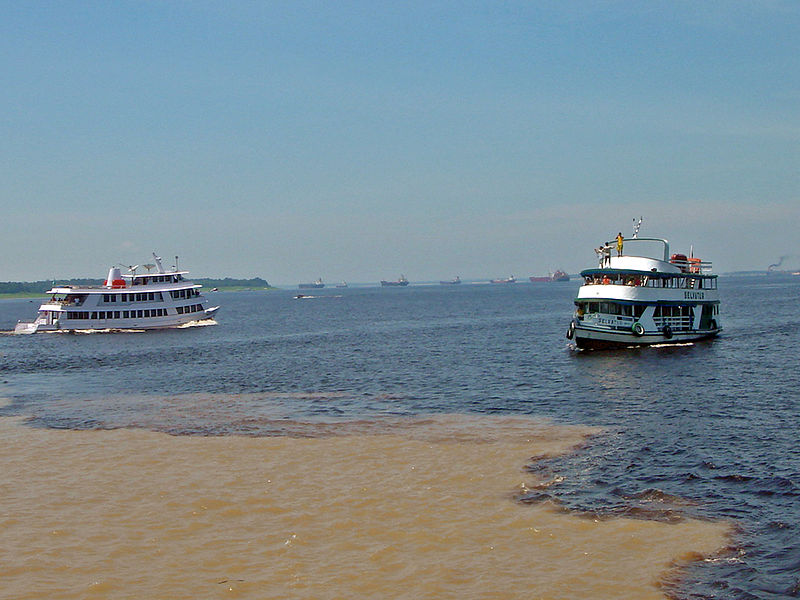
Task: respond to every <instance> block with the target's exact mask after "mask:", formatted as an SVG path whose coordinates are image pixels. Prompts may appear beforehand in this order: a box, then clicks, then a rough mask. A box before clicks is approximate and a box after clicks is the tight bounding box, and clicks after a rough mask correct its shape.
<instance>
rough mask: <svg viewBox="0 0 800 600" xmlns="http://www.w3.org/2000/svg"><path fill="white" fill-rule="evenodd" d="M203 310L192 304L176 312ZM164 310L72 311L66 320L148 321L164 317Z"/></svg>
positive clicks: (165, 312) (187, 312) (179, 307)
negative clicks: (152, 318)
mask: <svg viewBox="0 0 800 600" xmlns="http://www.w3.org/2000/svg"><path fill="white" fill-rule="evenodd" d="M201 310H203V307H202V305H200V304H192V305H190V306H178V307H177V311H178V314H179V315H184V314H190V313H194V312H200V311H201ZM166 316H167V309H166V308H150V309H144V310H98V311H91V312H89V311H79V310H73V311H68V312H67V319H68V320H70V319H73V320H85V319H149V318H151V317H166Z"/></svg>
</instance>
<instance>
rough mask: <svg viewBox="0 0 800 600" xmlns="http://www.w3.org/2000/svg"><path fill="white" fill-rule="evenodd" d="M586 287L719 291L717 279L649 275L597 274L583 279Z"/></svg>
mask: <svg viewBox="0 0 800 600" xmlns="http://www.w3.org/2000/svg"><path fill="white" fill-rule="evenodd" d="M583 280H584V282H585V284H586V285H610V284H615V285H630V286H641V287H651V288H676V289H690V290H715V289H717V279H716V277H711V278H709V277H649V276H647V275H645V276H641V275H621V274H616V273H597V274H594V275H586V276H584V278H583Z"/></svg>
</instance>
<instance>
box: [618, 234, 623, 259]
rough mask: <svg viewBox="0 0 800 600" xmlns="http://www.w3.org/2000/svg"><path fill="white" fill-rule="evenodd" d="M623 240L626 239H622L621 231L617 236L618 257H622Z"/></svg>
mask: <svg viewBox="0 0 800 600" xmlns="http://www.w3.org/2000/svg"><path fill="white" fill-rule="evenodd" d="M623 239H624V238H623V237H622V232H621V231H620V232H619V233H618V234H617V256H622V240H623Z"/></svg>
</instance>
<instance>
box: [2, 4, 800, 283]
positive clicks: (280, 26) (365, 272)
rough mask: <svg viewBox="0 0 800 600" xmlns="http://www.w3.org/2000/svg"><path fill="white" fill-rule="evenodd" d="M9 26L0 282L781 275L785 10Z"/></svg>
mask: <svg viewBox="0 0 800 600" xmlns="http://www.w3.org/2000/svg"><path fill="white" fill-rule="evenodd" d="M0 7H1V8H2V15H3V18H2V19H1V20H0V77H1V78H2V79H0V83H1V84H2V90H3V92H2V94H0V110H2V114H3V118H2V119H0V139H2V143H0V159H1V160H0V177H1V178H2V179H1V181H2V185H0V198H2V201H1V202H0V204H2V216H1V218H0V235H1V236H2V240H3V243H2V254H1V255H0V281H8V280H31V279H46V278H51V277H56V278H67V277H73V276H97V277H102V276H104V275H105V273H106V272H107V269H108V266H109V265H111V264H114V263H124V264H130V263H142V262H146V260H147V258H148V257H149V256H150V252H151V251H152V250H156V251H157V252H158V253H160V254H161V255H162V256H165V257H171V256H174V255H176V254H178V255H180V256H181V264H182V266H184V267H186V268H188V269H190V270H191V271H192V272H193V274H194V275H196V276H226V275H229V276H234V277H252V276H261V277H264V278H266V279H268V280H269V281H270V282H273V283H277V284H294V283H296V282H298V281H310V280H312V279H315V278H317V277H323V278H324V279H325V280H327V281H330V282H334V281H338V280H341V279H346V280H349V281H377V280H379V279H382V278H395V277H397V276H398V275H399V274H400V273H405V274H406V275H407V276H408V277H409V279H411V280H412V281H415V280H417V281H420V280H438V279H443V278H447V279H449V278H451V277H453V276H455V275H456V274H458V275H460V276H461V277H462V278H483V277H485V278H490V277H500V276H507V275H510V274H514V275H516V276H517V277H526V276H528V275H534V274H544V273H546V272H548V271H550V270H554V269H556V268H563V269H566V270H568V271H570V272H576V271H578V270H580V269H581V268H584V267H586V266H590V265H591V264H592V263H593V261H594V254H593V252H592V248H593V247H594V246H596V245H597V244H598V243H600V242H601V241H603V240H605V239H610V238H611V237H613V236H614V235H615V234H616V233H617V231H619V230H622V231H623V232H624V233H626V234H627V233H629V232H630V230H631V224H632V221H633V218H634V217H639V216H644V225H643V228H642V234H643V235H644V234H648V235H653V236H663V237H667V238H669V239H670V241H671V242H672V246H673V249H675V250H688V248H689V245H690V244H691V245H693V246H694V249H695V253H696V254H697V255H699V256H701V257H702V258H703V259H706V260H711V261H713V262H714V264H715V267H716V270H717V271H729V270H737V269H759V268H766V266H767V265H769V264H771V263H774V262H776V261H777V259H778V257H780V256H783V255H790V256H792V258H791V259H789V260H788V261H787V264H789V265H790V266H792V265H794V266H795V267H800V242H798V239H800V238H799V236H798V235H797V227H798V224H800V3H797V2H794V1H785V2H784V1H779V0H775V1H766V0H765V1H763V2H757V1H750V2H739V1H736V0H731V1H728V2H715V1H708V2H680V1H674V2H658V1H648V2H615V1H586V2H565V3H560V2H432V1H427V2H404V3H389V2H385V3H384V2H330V3H322V2H298V1H285V2H236V3H224V2H202V1H192V2H189V1H186V2H178V1H174V2H145V1H141V2H124V1H122V2H113V3H108V2H97V3H94V2H71V3H66V2H6V1H4V2H0Z"/></svg>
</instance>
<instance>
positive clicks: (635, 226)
mask: <svg viewBox="0 0 800 600" xmlns="http://www.w3.org/2000/svg"><path fill="white" fill-rule="evenodd" d="M641 226H642V217H639V221H638V222H637V221H636V219H635V218H634V219H633V239H636V238H638V237H639V228H640V227H641Z"/></svg>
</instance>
